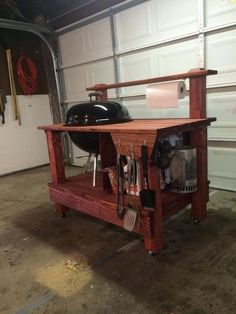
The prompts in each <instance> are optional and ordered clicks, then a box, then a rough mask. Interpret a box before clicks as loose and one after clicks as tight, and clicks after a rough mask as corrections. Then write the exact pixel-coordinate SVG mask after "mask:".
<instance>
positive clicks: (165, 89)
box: [146, 80, 186, 108]
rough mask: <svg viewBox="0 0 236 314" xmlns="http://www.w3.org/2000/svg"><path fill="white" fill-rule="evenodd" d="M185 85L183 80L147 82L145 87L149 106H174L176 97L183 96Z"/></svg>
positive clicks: (176, 101)
mask: <svg viewBox="0 0 236 314" xmlns="http://www.w3.org/2000/svg"><path fill="white" fill-rule="evenodd" d="M185 94H186V86H185V83H184V81H183V80H178V81H170V82H163V83H155V84H149V85H148V86H147V89H146V98H147V105H148V107H149V108H176V107H178V99H181V98H184V97H185Z"/></svg>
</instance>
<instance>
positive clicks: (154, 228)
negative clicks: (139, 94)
mask: <svg viewBox="0 0 236 314" xmlns="http://www.w3.org/2000/svg"><path fill="white" fill-rule="evenodd" d="M216 73H217V72H216V71H211V70H200V69H197V70H192V71H190V72H188V73H182V74H177V75H170V76H165V77H159V78H153V79H148V80H139V81H132V82H124V83H120V84H110V85H105V84H98V85H95V86H94V87H90V88H87V90H95V91H100V92H101V95H99V96H97V99H98V100H99V101H104V100H106V99H107V89H110V88H118V87H124V86H133V85H140V84H149V83H154V82H162V81H170V80H176V79H185V78H190V119H137V120H133V121H131V122H127V123H120V124H111V125H100V126H99V125H97V126H80V127H67V126H64V125H62V124H56V125H49V126H40V127H38V128H39V129H43V130H45V131H46V134H47V141H48V149H49V156H50V164H51V172H52V183H51V184H49V191H50V197H51V200H52V201H54V202H55V203H56V209H57V211H59V212H60V213H62V214H63V213H64V212H65V211H66V210H67V209H68V207H70V208H74V209H76V210H78V211H81V212H84V213H87V214H89V215H92V216H94V217H97V218H99V219H102V220H105V221H108V222H110V223H113V224H115V225H117V226H120V227H123V220H120V219H118V218H117V215H116V197H115V195H114V194H111V193H110V194H108V193H107V191H105V190H106V189H107V188H108V186H109V182H108V178H107V177H103V174H102V173H99V174H98V180H97V186H96V187H92V186H91V182H92V179H91V174H87V175H80V176H77V177H72V178H68V179H65V173H64V163H63V152H62V146H61V139H60V132H65V131H75V132H98V133H99V144H100V154H101V162H102V167H109V166H113V165H115V160H116V150H117V151H119V153H120V154H123V155H130V150H131V146H130V145H131V144H133V148H134V153H135V158H136V159H139V158H140V145H141V144H143V143H145V144H146V145H147V148H148V154H149V157H150V156H151V152H152V149H153V145H154V142H155V140H156V139H158V138H161V137H163V136H167V135H170V134H178V133H184V132H189V133H188V134H190V142H191V144H192V146H193V147H196V148H197V173H198V174H197V179H198V190H197V192H195V193H192V194H179V193H172V192H161V191H160V183H159V182H160V178H159V170H158V169H157V168H156V167H152V166H151V165H149V186H150V189H153V190H155V191H156V206H155V208H154V210H153V211H150V210H149V211H148V210H144V209H142V208H141V204H140V200H139V198H138V197H131V198H132V202H134V203H135V204H136V206H137V208H139V211H140V224H138V225H137V226H136V228H135V230H134V231H135V232H138V233H141V234H143V235H144V243H145V248H146V249H147V250H149V251H152V252H158V251H159V250H161V249H162V248H163V246H164V239H163V225H162V222H163V219H166V218H168V217H170V216H171V215H173V214H174V213H176V212H178V211H179V210H181V209H183V208H184V207H185V206H187V205H188V204H190V203H191V204H192V210H191V215H192V217H193V218H196V219H198V220H202V219H203V218H204V217H205V216H206V203H207V200H208V181H207V126H208V125H210V123H211V122H213V121H215V120H216V119H215V118H208V119H206V75H213V74H216ZM141 172H142V169H141ZM127 201H128V200H127V197H125V204H126V205H127Z"/></svg>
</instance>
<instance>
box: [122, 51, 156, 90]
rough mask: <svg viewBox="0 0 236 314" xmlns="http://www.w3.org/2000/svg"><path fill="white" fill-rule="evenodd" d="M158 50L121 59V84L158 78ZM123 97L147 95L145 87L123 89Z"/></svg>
mask: <svg viewBox="0 0 236 314" xmlns="http://www.w3.org/2000/svg"><path fill="white" fill-rule="evenodd" d="M158 73H159V71H158V55H157V50H149V51H145V52H140V53H136V54H132V55H128V56H125V57H122V58H121V59H120V80H121V82H125V81H133V80H139V79H140V80H141V79H147V78H150V77H155V76H158V75H159V74H158ZM121 93H122V96H124V95H126V96H127V95H137V94H144V93H145V86H142V85H141V86H133V87H129V88H122V89H121Z"/></svg>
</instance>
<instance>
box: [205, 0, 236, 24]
mask: <svg viewBox="0 0 236 314" xmlns="http://www.w3.org/2000/svg"><path fill="white" fill-rule="evenodd" d="M231 22H236V3H235V1H234V0H206V24H207V26H216V25H222V24H226V23H231Z"/></svg>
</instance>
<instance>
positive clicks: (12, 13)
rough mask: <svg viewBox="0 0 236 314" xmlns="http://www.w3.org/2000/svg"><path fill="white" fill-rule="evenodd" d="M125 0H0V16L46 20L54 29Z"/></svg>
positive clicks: (38, 20)
mask: <svg viewBox="0 0 236 314" xmlns="http://www.w3.org/2000/svg"><path fill="white" fill-rule="evenodd" d="M124 1H125V0H50V1H48V0H30V1H29V0H0V17H3V18H10V19H16V20H22V21H23V20H28V21H31V22H32V21H37V22H42V21H47V22H48V23H50V24H51V26H52V27H53V28H54V29H58V28H60V27H63V26H66V25H68V24H71V23H73V22H75V21H78V20H80V19H83V18H85V17H87V16H90V15H92V14H95V13H97V12H99V11H102V10H105V9H107V8H109V7H111V6H114V5H116V4H118V3H121V2H124Z"/></svg>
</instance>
